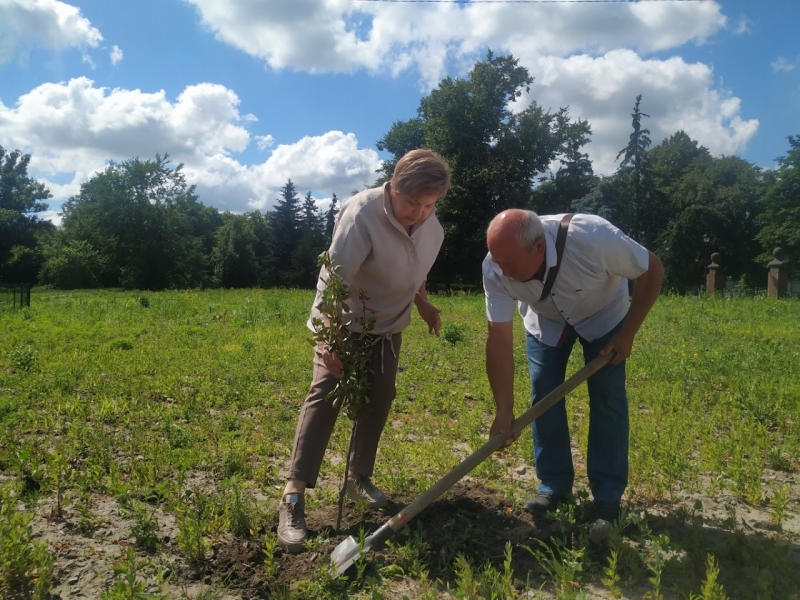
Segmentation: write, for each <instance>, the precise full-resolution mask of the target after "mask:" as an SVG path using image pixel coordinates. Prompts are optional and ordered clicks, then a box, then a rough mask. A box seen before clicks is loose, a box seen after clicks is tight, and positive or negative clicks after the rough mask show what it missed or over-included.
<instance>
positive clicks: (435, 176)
mask: <svg viewBox="0 0 800 600" xmlns="http://www.w3.org/2000/svg"><path fill="white" fill-rule="evenodd" d="M392 189H393V190H395V191H397V192H400V193H401V194H408V195H409V196H414V197H417V196H427V195H432V196H434V195H435V196H436V197H437V198H440V199H441V198H444V197H445V196H446V195H447V190H449V189H450V166H449V165H448V164H447V163H446V162H445V160H444V159H443V158H442V157H441V156H439V155H438V154H436V152H434V151H433V150H428V149H426V148H418V149H417V150H411V151H410V152H407V153H406V154H405V155H403V158H401V159H400V160H398V161H397V165H396V166H395V168H394V175H392Z"/></svg>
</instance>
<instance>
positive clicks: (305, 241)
mask: <svg viewBox="0 0 800 600" xmlns="http://www.w3.org/2000/svg"><path fill="white" fill-rule="evenodd" d="M301 219H302V220H301V222H300V225H301V229H300V239H299V241H298V243H297V246H296V247H295V249H294V253H293V255H292V273H291V281H290V283H291V285H292V286H295V287H302V288H312V287H314V285H315V284H316V281H317V272H318V271H319V267H318V266H317V257H318V256H319V254H320V252H322V251H323V250H324V249H325V234H324V232H323V230H322V219H321V218H320V216H319V213H318V211H317V204H316V202H315V201H314V198H313V197H312V196H311V192H310V191H309V192H308V193H307V194H306V196H305V198H304V199H303V206H302V210H301Z"/></svg>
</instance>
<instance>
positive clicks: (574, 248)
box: [483, 214, 649, 346]
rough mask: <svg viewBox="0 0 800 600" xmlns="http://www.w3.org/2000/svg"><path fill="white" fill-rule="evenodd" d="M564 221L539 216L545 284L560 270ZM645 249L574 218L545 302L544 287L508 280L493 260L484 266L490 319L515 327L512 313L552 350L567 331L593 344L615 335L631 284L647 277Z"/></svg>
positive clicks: (588, 219)
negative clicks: (558, 244)
mask: <svg viewBox="0 0 800 600" xmlns="http://www.w3.org/2000/svg"><path fill="white" fill-rule="evenodd" d="M563 216H564V215H545V216H540V219H541V220H542V224H543V225H544V229H545V244H546V253H545V263H546V264H545V267H546V271H545V274H544V277H543V280H544V281H546V280H547V275H548V273H549V271H550V269H551V268H552V267H553V266H555V264H556V258H557V257H556V235H557V234H558V229H559V226H560V223H561V218H562V217H563ZM648 266H649V254H648V251H647V249H646V248H645V247H644V246H642V245H640V244H638V243H637V242H635V241H633V240H632V239H631V238H629V237H628V236H627V235H625V234H624V233H622V231H620V230H619V229H618V228H617V227H615V226H614V225H612V224H611V223H609V222H608V221H606V220H605V219H603V218H602V217H598V216H595V215H584V214H576V215H574V216H573V217H572V220H571V221H570V224H569V230H568V233H567V240H566V244H565V246H564V254H563V256H562V259H561V266H560V267H559V271H558V276H557V277H556V280H555V283H554V285H553V287H552V289H551V290H550V294H549V296H548V297H547V298H545V299H543V300H540V299H539V298H540V296H541V294H542V288H543V287H544V283H543V281H539V280H536V279H533V280H531V281H526V282H522V281H517V280H516V279H512V278H511V277H505V276H504V275H503V273H502V271H501V269H500V267H499V266H498V265H497V263H495V262H494V261H493V260H492V255H491V253H489V254H487V255H486V258H485V259H484V261H483V289H484V293H485V295H486V315H487V317H488V319H489V321H491V322H493V323H504V322H508V321H511V320H512V319H513V317H514V309H515V308H516V307H517V304H518V305H519V313H520V315H521V316H522V320H523V322H524V324H525V329H526V330H527V331H528V332H530V333H531V334H532V335H533V336H534V337H536V338H537V339H538V340H539V341H541V342H542V343H544V344H546V345H548V346H556V345H558V342H559V339H560V338H561V335H562V333H563V332H564V328H565V326H566V325H571V326H572V327H573V328H574V329H575V331H576V332H577V333H578V335H580V336H581V337H582V338H584V339H586V340H588V341H594V340H596V339H597V338H600V337H602V336H603V335H605V334H606V333H608V332H609V331H611V329H613V328H614V327H615V326H616V325H617V324H618V323H619V322H620V321H621V320H622V319H623V318H624V317H625V315H626V314H627V312H628V279H636V278H637V277H639V276H640V275H641V274H642V273H644V272H645V271H647V269H648Z"/></svg>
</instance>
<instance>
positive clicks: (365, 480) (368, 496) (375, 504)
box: [347, 475, 389, 508]
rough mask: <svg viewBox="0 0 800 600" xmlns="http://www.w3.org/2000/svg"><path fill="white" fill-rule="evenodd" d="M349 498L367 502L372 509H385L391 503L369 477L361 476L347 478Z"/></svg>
mask: <svg viewBox="0 0 800 600" xmlns="http://www.w3.org/2000/svg"><path fill="white" fill-rule="evenodd" d="M347 497H348V498H350V499H351V500H356V501H359V500H361V501H363V502H366V503H367V505H369V507H370V508H383V507H384V506H386V505H387V504H388V502H389V501H388V500H387V499H386V495H385V494H384V493H383V492H382V491H380V490H379V489H378V488H376V487H375V485H374V484H373V483H372V481H370V478H369V477H363V476H361V475H357V476H356V477H348V478H347Z"/></svg>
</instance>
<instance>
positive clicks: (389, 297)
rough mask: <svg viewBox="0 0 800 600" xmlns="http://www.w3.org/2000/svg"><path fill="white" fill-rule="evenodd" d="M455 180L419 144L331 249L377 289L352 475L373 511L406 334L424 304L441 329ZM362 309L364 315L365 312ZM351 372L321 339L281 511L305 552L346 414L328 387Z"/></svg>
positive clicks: (342, 219)
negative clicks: (319, 486) (442, 205)
mask: <svg viewBox="0 0 800 600" xmlns="http://www.w3.org/2000/svg"><path fill="white" fill-rule="evenodd" d="M449 187H450V168H449V167H448V165H447V163H446V162H445V161H444V160H443V159H442V158H441V157H440V156H439V155H438V154H436V153H435V152H432V151H430V150H422V149H420V150H412V151H411V152H409V153H408V154H406V155H405V156H403V157H402V158H401V159H400V160H399V161H398V163H397V166H396V167H395V170H394V174H393V176H392V179H391V181H389V182H388V183H386V184H384V185H383V186H382V187H378V188H374V189H371V190H366V191H363V192H361V193H359V194H356V195H355V196H353V197H352V198H351V199H350V200H349V201H348V202H346V203H345V204H344V206H343V207H342V211H341V213H340V214H339V217H338V220H337V222H336V227H335V229H334V231H333V240H332V241H331V246H330V249H329V250H328V252H329V253H330V256H331V259H332V261H333V263H334V264H335V265H341V267H342V268H341V271H340V275H341V277H342V279H343V280H344V281H345V282H346V283H347V284H348V285H349V286H350V290H351V292H352V293H353V294H354V295H356V294H358V290H362V289H363V290H364V291H366V292H367V294H368V295H369V301H368V308H369V309H372V310H374V311H375V314H374V318H375V326H374V328H373V330H372V332H371V334H372V335H375V336H377V338H378V339H377V341H376V343H375V345H374V346H373V350H372V358H371V370H372V374H371V375H370V393H369V404H368V409H367V410H366V411H365V414H364V415H363V416H361V417H359V419H358V420H357V422H356V425H355V430H354V432H353V444H352V453H351V455H350V466H349V471H348V473H347V483H346V489H347V495H348V496H349V497H350V498H352V499H360V500H363V501H366V502H367V504H368V505H369V506H370V507H372V508H381V507H384V506H386V502H387V501H386V496H385V495H384V494H383V492H381V490H379V489H378V488H377V487H375V485H373V483H372V481H371V479H370V478H371V476H372V471H373V468H374V466H375V455H376V453H377V451H378V441H379V440H380V437H381V433H382V432H383V428H384V425H385V424H386V419H387V417H388V415H389V409H390V407H391V405H392V401H393V400H394V397H395V393H396V392H395V377H396V375H397V362H398V356H399V354H400V344H401V341H402V331H403V330H404V329H405V328H406V327H408V325H409V323H410V322H411V306H412V304H413V305H416V307H417V310H418V311H419V314H420V316H421V317H422V319H423V320H424V321H425V323H426V324H427V325H428V330H429V332H431V333H435V334H436V335H439V328H440V326H441V320H440V317H439V312H440V311H439V310H438V309H437V308H435V307H434V306H433V305H432V304H431V303H430V302H428V299H427V295H426V293H425V278H426V276H427V274H428V271H429V270H430V268H431V266H432V265H433V261H434V260H435V259H436V256H437V254H438V253H439V248H440V247H441V245H442V240H443V238H444V232H443V230H442V226H441V225H440V224H439V221H438V220H437V219H436V215H435V214H434V209H435V208H436V202H437V201H438V200H439V199H441V198H443V197H444V196H445V195H446V194H447V190H448V189H449ZM326 277H327V273H326V272H325V270H324V268H323V270H322V271H321V272H320V278H319V282H318V283H317V290H318V291H317V296H316V299H315V301H314V305H313V307H312V309H311V317H310V318H309V321H308V324H309V328H311V329H312V330H313V321H314V320H315V318H322V315H321V314H320V311H319V303H320V301H321V290H322V289H324V286H325V283H324V278H326ZM352 304H353V306H352V307H351V308H352V310H353V311H357V310H358V304H359V303H357V302H353V303H352ZM356 316H358V313H357V312H356ZM341 376H342V363H341V361H340V359H339V357H338V356H337V355H336V354H335V353H333V354H331V353H329V352H328V350H327V349H326V348H325V347H324V346H322V345H319V346H317V347H316V348H315V352H314V375H313V380H312V382H311V389H310V390H309V392H308V396H307V397H306V400H305V402H304V403H303V408H302V410H301V412H300V417H299V419H298V422H297V430H296V433H295V439H294V450H293V451H292V459H291V466H290V468H289V480H288V481H287V483H286V487H285V489H284V491H283V496H282V497H281V502H280V506H279V510H278V516H279V525H278V544H279V545H280V546H282V547H283V548H286V549H287V550H288V551H290V552H299V551H300V550H301V549H302V547H303V543H304V542H305V541H306V538H307V537H308V531H307V529H306V523H305V496H304V493H305V490H306V488H307V487H310V488H313V487H314V486H315V484H316V482H317V476H318V475H319V470H320V466H321V465H322V457H323V455H324V453H325V449H326V448H327V446H328V441H329V440H330V436H331V433H332V432H333V426H334V423H335V421H336V416H337V414H338V412H339V410H338V408H337V407H334V406H333V404H332V402H331V401H330V400H329V399H328V394H329V392H330V391H331V390H333V388H334V387H335V385H336V382H337V380H338V379H339V378H340V377H341Z"/></svg>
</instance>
